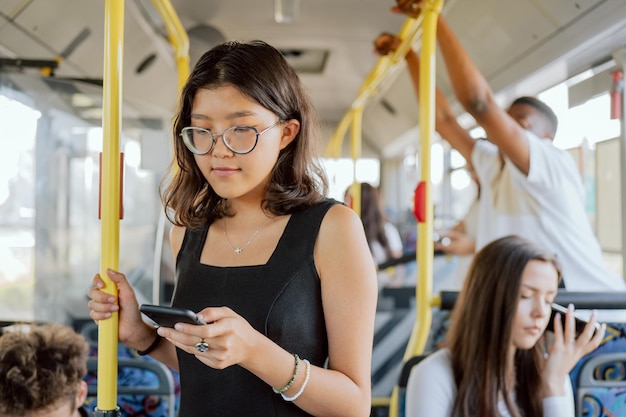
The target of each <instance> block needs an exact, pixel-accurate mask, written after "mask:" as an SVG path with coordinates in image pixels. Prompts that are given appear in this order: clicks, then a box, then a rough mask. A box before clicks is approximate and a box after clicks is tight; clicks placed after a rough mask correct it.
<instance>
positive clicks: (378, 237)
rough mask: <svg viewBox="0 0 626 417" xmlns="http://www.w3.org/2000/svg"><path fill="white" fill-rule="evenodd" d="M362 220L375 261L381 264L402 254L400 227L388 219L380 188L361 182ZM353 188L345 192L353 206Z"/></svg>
mask: <svg viewBox="0 0 626 417" xmlns="http://www.w3.org/2000/svg"><path fill="white" fill-rule="evenodd" d="M360 186H361V221H362V222H363V228H364V229H365V237H366V238H367V243H368V245H369V247H370V250H371V252H372V256H373V258H374V262H375V263H376V265H379V264H381V263H383V262H386V261H388V260H390V259H397V258H400V257H401V256H402V239H401V238H400V233H398V229H396V227H395V226H394V225H393V223H391V222H390V221H389V219H387V216H386V215H385V210H384V208H383V203H382V201H381V199H380V191H379V190H378V188H376V187H374V186H372V185H371V184H368V183H366V182H364V183H361V184H360ZM350 190H351V188H348V189H347V190H346V193H345V202H346V204H347V205H348V206H349V207H352V195H351V194H350Z"/></svg>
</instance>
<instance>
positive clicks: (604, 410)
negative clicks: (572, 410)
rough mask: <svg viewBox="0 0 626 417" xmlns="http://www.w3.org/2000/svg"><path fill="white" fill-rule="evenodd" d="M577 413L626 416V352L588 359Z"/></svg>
mask: <svg viewBox="0 0 626 417" xmlns="http://www.w3.org/2000/svg"><path fill="white" fill-rule="evenodd" d="M576 405H577V412H576V415H577V417H602V416H626V352H618V353H603V354H599V355H595V356H593V357H591V358H590V359H588V360H587V361H586V362H585V363H584V365H583V366H582V368H581V370H580V376H579V378H578V389H577V390H576Z"/></svg>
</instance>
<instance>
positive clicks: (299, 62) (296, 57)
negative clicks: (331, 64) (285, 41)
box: [280, 49, 328, 74]
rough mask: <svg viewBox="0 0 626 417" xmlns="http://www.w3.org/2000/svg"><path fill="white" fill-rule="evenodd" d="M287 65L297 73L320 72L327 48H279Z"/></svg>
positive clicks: (325, 58)
mask: <svg viewBox="0 0 626 417" xmlns="http://www.w3.org/2000/svg"><path fill="white" fill-rule="evenodd" d="M280 52H281V53H282V54H283V56H284V57H285V59H286V60H287V62H288V63H289V65H291V66H292V67H293V68H294V69H295V70H296V71H297V72H299V73H303V74H304V73H307V74H320V73H322V72H324V67H325V66H326V60H327V59H328V50H326V49H281V50H280Z"/></svg>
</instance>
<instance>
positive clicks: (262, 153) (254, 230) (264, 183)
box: [88, 41, 376, 417]
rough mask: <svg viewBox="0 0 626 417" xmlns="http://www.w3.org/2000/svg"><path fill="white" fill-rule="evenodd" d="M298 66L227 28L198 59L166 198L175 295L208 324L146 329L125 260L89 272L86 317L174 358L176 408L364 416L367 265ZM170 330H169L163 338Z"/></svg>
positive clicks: (225, 416)
mask: <svg viewBox="0 0 626 417" xmlns="http://www.w3.org/2000/svg"><path fill="white" fill-rule="evenodd" d="M317 129H318V126H317V124H316V121H315V114H314V110H313V109H312V107H311V105H310V102H309V98H308V97H307V95H306V93H305V89H304V87H303V86H302V84H301V81H300V79H299V77H298V75H297V74H296V72H295V71H294V70H293V68H292V67H291V66H290V65H289V64H288V63H287V61H286V60H285V58H284V56H283V55H282V54H281V53H280V51H278V50H277V49H275V48H273V47H272V46H270V45H268V44H266V43H265V42H262V41H251V42H246V43H240V42H227V43H224V44H221V45H218V46H216V47H214V48H213V49H211V50H210V51H208V52H206V53H205V54H204V55H203V56H202V57H201V58H200V60H199V61H198V63H197V64H196V66H195V68H194V69H193V71H192V73H191V75H190V76H189V79H188V81H187V83H186V85H185V86H184V88H183V91H182V95H181V98H180V104H179V110H178V114H177V115H176V117H175V120H174V127H173V134H172V140H173V147H174V160H173V161H172V165H173V166H175V167H176V169H172V170H171V177H169V178H167V180H166V182H165V183H164V186H165V188H164V189H163V191H162V200H163V202H164V206H165V210H166V214H167V215H168V218H169V219H170V220H171V222H172V223H173V224H174V226H173V228H172V232H171V234H170V236H171V238H170V242H171V245H172V252H173V255H174V259H175V260H176V287H175V289H174V296H173V299H172V305H173V306H174V307H179V308H187V309H190V310H192V311H194V312H197V313H198V316H199V317H200V318H201V319H203V320H204V321H205V322H206V323H210V324H207V325H191V324H184V323H177V324H176V325H175V328H165V327H160V328H159V329H158V330H156V331H155V330H154V328H152V327H151V326H149V325H147V324H145V323H144V322H143V321H142V318H141V314H140V312H139V308H138V307H139V306H138V302H137V298H136V296H135V293H134V291H133V289H132V288H131V286H130V285H129V283H128V280H127V279H126V277H125V276H124V275H123V274H120V273H118V272H115V271H108V272H107V273H108V276H109V278H110V279H111V280H112V281H113V283H114V285H116V286H117V290H118V297H117V299H116V298H115V297H112V296H110V295H108V294H107V293H105V292H104V291H101V289H102V288H103V287H104V281H103V280H102V279H101V278H100V276H98V275H96V276H95V277H94V278H93V288H92V289H90V290H89V292H88V295H89V297H90V298H91V301H90V302H89V308H90V309H91V318H92V319H94V320H96V321H99V320H106V319H108V318H109V317H111V316H112V314H113V313H115V312H119V338H120V340H121V341H122V342H124V343H125V344H126V345H128V346H130V347H133V348H135V349H138V350H140V354H144V355H145V354H150V355H152V356H153V357H154V358H155V359H158V360H160V361H161V362H163V363H165V364H166V365H168V366H169V367H170V368H172V369H175V370H179V371H180V381H181V396H180V411H179V415H180V416H184V417H210V416H219V417H240V416H269V415H275V416H282V417H303V416H309V415H315V416H343V417H349V416H355V417H356V416H365V415H368V414H369V412H370V401H371V363H372V343H373V334H374V316H375V313H376V272H375V271H376V270H375V267H374V262H373V261H372V258H371V256H370V255H369V249H368V246H367V240H366V238H365V234H364V233H363V226H362V224H361V221H360V220H359V218H358V216H357V215H356V214H355V213H354V211H353V210H350V209H349V208H348V207H346V206H344V205H343V204H339V203H338V202H337V201H334V200H330V199H328V198H326V197H325V195H326V191H327V181H326V178H325V176H324V173H323V171H322V169H321V167H320V166H319V165H318V164H317V162H316V161H317V159H316V158H315V149H316V147H317V145H318V142H317V136H318V130H317ZM162 338H163V339H166V340H162Z"/></svg>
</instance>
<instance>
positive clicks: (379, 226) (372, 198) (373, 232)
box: [361, 182, 391, 258]
mask: <svg viewBox="0 0 626 417" xmlns="http://www.w3.org/2000/svg"><path fill="white" fill-rule="evenodd" d="M361 221H362V222H363V228H364V229H365V238H366V239H367V242H368V243H369V245H370V246H371V245H372V242H374V241H378V243H380V245H381V246H382V247H383V249H384V250H385V255H386V256H387V258H390V257H391V247H390V246H389V239H387V234H386V233H385V222H386V221H387V219H386V218H385V213H384V211H383V206H382V201H381V199H380V194H379V192H378V188H375V187H373V186H372V185H370V184H368V183H366V182H364V183H361Z"/></svg>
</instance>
